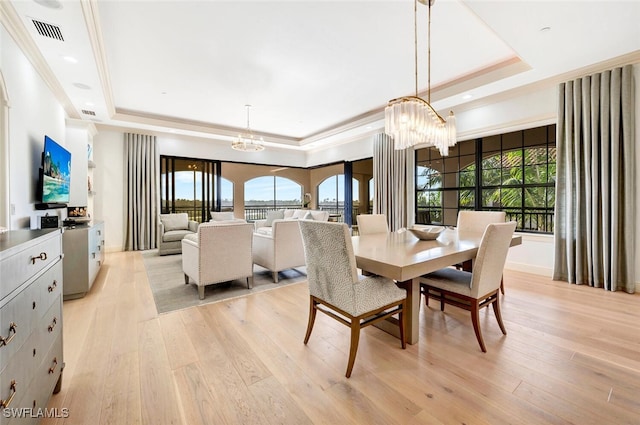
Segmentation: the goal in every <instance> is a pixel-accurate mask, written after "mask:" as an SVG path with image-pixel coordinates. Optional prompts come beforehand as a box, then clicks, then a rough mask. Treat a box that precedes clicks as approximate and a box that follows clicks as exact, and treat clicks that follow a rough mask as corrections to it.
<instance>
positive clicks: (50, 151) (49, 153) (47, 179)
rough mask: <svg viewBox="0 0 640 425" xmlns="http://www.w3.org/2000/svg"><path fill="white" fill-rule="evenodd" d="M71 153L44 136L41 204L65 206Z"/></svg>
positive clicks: (67, 200)
mask: <svg viewBox="0 0 640 425" xmlns="http://www.w3.org/2000/svg"><path fill="white" fill-rule="evenodd" d="M70 172H71V152H69V151H68V150H66V149H65V148H63V147H62V146H60V145H59V144H57V143H56V142H55V141H54V140H53V139H52V138H50V137H49V136H44V152H43V154H42V173H41V179H40V183H41V187H40V188H39V189H40V190H41V194H42V197H41V199H42V203H43V204H67V203H68V202H69V187H70V186H69V184H70V182H71V176H70Z"/></svg>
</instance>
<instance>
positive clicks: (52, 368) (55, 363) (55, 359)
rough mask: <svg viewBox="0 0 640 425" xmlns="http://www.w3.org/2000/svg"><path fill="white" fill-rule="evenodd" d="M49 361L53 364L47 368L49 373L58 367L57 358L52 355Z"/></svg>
mask: <svg viewBox="0 0 640 425" xmlns="http://www.w3.org/2000/svg"><path fill="white" fill-rule="evenodd" d="M51 363H53V366H51V367H50V368H49V375H51V374H52V373H53V372H55V371H56V367H58V358H57V357H54V358H53V361H52V362H51Z"/></svg>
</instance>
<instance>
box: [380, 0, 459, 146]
mask: <svg viewBox="0 0 640 425" xmlns="http://www.w3.org/2000/svg"><path fill="white" fill-rule="evenodd" d="M418 1H420V3H423V4H427V5H428V7H429V23H428V36H429V38H428V69H427V71H428V73H427V77H428V88H427V100H426V101H425V100H424V99H421V98H420V97H418V18H417V16H418ZM435 1H436V0H414V5H413V34H414V56H415V79H416V82H415V83H416V86H415V87H416V95H415V96H405V97H399V98H397V99H392V100H390V101H389V103H388V105H387V107H386V108H385V109H384V132H385V133H387V134H388V135H389V136H391V137H393V140H394V145H395V148H396V149H406V148H409V147H411V146H414V145H419V144H425V145H427V146H433V147H436V148H438V150H439V151H440V154H441V155H442V156H447V155H449V147H451V146H454V145H455V144H456V118H455V115H453V111H451V112H450V113H449V119H448V120H445V119H444V118H442V117H441V116H440V115H438V113H437V112H436V111H435V109H433V107H432V106H431V6H432V5H433V4H434V3H435Z"/></svg>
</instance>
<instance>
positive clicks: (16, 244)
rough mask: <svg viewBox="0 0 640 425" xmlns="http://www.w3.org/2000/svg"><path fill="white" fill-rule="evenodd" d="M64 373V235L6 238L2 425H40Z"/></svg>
mask: <svg viewBox="0 0 640 425" xmlns="http://www.w3.org/2000/svg"><path fill="white" fill-rule="evenodd" d="M63 367H64V363H63V358H62V229H43V230H16V231H10V232H6V233H2V234H0V424H1V425H5V424H13V423H16V424H20V425H23V424H32V423H33V424H35V423H38V422H39V420H40V418H38V417H37V413H38V412H39V411H42V410H43V409H45V408H46V406H47V403H48V401H49V398H50V397H51V394H52V393H55V392H58V391H59V390H60V385H61V383H62V368H63ZM5 408H6V409H10V411H12V412H16V413H15V414H9V413H8V412H9V410H5ZM18 411H19V412H20V414H21V415H24V416H26V418H21V419H18V418H16V417H15V415H17V414H18V413H17V412H18Z"/></svg>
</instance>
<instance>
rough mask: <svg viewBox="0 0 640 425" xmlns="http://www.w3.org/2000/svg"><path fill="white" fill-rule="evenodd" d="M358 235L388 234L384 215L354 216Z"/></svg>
mask: <svg viewBox="0 0 640 425" xmlns="http://www.w3.org/2000/svg"><path fill="white" fill-rule="evenodd" d="M356 221H357V223H358V234H359V235H361V236H362V235H372V234H375V233H389V225H388V224H387V216H386V215H384V214H358V215H357V216H356Z"/></svg>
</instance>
